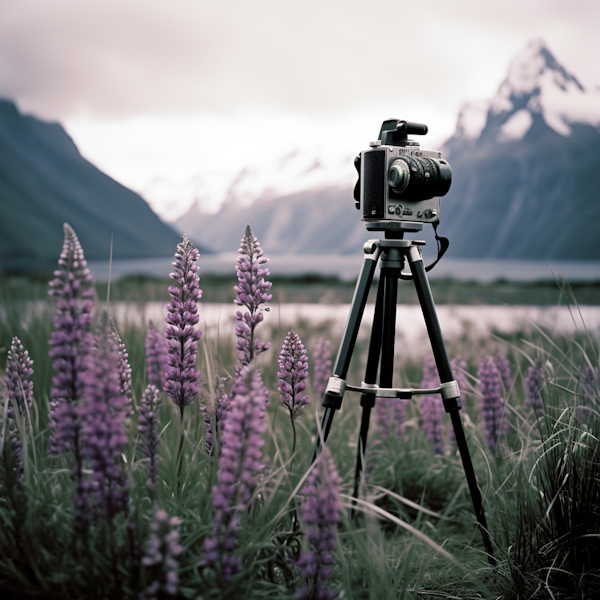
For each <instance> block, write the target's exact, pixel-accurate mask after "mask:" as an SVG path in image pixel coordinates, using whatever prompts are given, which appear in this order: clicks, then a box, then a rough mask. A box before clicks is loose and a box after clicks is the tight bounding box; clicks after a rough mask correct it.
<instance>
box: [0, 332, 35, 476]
mask: <svg viewBox="0 0 600 600" xmlns="http://www.w3.org/2000/svg"><path fill="white" fill-rule="evenodd" d="M32 367H33V361H32V360H31V358H29V352H27V350H25V348H24V347H23V344H22V343H21V340H19V338H18V337H14V338H13V339H12V342H11V344H10V350H9V351H8V356H7V357H6V378H5V380H4V383H5V385H6V393H7V394H8V401H9V404H8V411H7V416H8V421H9V427H10V429H9V439H10V441H11V445H12V448H13V451H14V456H15V470H16V475H17V479H18V480H19V481H23V479H24V477H25V471H24V467H23V440H22V439H21V436H20V433H19V428H18V426H17V423H18V422H20V423H23V424H26V423H27V422H28V417H27V415H28V413H29V410H30V408H31V406H32V404H33V382H32V381H29V378H30V377H31V375H33V368H32ZM23 429H24V427H23ZM0 451H1V448H0Z"/></svg>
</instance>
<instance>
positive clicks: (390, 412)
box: [375, 398, 406, 439]
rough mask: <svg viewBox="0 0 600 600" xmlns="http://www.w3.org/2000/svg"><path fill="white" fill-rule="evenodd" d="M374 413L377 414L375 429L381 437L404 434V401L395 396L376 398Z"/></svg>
mask: <svg viewBox="0 0 600 600" xmlns="http://www.w3.org/2000/svg"><path fill="white" fill-rule="evenodd" d="M375 414H376V415H377V431H378V432H379V435H380V436H381V437H382V438H383V439H385V438H388V437H390V436H394V435H399V436H402V437H403V436H404V424H405V420H406V403H405V402H402V401H399V400H397V399H396V398H376V400H375Z"/></svg>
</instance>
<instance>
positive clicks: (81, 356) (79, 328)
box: [48, 223, 94, 454]
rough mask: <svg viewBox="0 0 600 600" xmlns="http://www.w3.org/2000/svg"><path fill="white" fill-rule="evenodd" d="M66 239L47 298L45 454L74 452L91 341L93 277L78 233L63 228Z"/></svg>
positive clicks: (66, 227) (65, 225) (66, 226)
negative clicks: (50, 301) (51, 300)
mask: <svg viewBox="0 0 600 600" xmlns="http://www.w3.org/2000/svg"><path fill="white" fill-rule="evenodd" d="M64 232H65V241H64V244H63V249H62V252H61V255H60V258H59V260H58V265H59V269H58V270H56V271H54V279H53V280H52V281H51V282H50V290H49V292H48V293H49V294H50V296H54V297H55V298H56V299H57V302H56V315H55V317H54V331H52V333H51V334H50V340H49V344H50V353H49V354H50V356H51V357H52V358H53V359H54V362H53V367H54V368H55V369H56V375H54V376H53V377H52V389H51V390H50V418H49V429H50V450H51V452H54V453H58V452H63V451H66V450H73V451H74V452H75V454H77V452H78V448H77V436H78V424H77V414H76V413H77V411H76V407H75V406H74V404H73V403H75V402H76V401H77V400H80V399H81V398H82V395H83V376H84V372H85V368H86V364H87V355H88V354H89V353H90V351H91V348H92V346H93V343H94V340H93V336H92V333H91V326H92V312H93V309H94V303H93V300H92V298H93V295H94V290H93V288H92V287H91V282H92V276H91V274H90V271H89V269H88V268H87V263H86V261H85V258H84V255H83V249H82V248H81V244H80V243H79V240H78V239H77V235H75V232H74V231H73V229H72V228H71V226H70V225H68V224H67V223H65V224H64Z"/></svg>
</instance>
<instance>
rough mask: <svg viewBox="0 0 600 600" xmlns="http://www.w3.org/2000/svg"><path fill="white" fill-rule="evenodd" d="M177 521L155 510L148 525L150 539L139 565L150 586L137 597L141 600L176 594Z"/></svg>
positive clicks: (177, 567)
mask: <svg viewBox="0 0 600 600" xmlns="http://www.w3.org/2000/svg"><path fill="white" fill-rule="evenodd" d="M179 525H180V520H179V519H178V518H177V517H169V515H168V514H167V512H166V511H164V510H163V509H160V508H159V509H158V510H157V511H156V513H155V514H154V518H153V519H152V521H151V522H150V536H149V537H148V541H147V542H146V546H145V548H144V553H143V555H142V564H143V565H144V567H145V569H146V572H147V573H148V579H150V581H151V582H150V583H149V584H148V585H147V586H146V588H145V589H144V591H143V592H142V593H141V594H140V600H158V599H159V598H167V597H173V596H175V595H176V594H177V586H178V583H179V575H178V573H177V571H178V569H179V561H178V557H179V555H180V554H181V552H182V551H183V548H182V546H181V545H180V544H179V530H178V527H179Z"/></svg>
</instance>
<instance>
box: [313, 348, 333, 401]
mask: <svg viewBox="0 0 600 600" xmlns="http://www.w3.org/2000/svg"><path fill="white" fill-rule="evenodd" d="M313 365H314V366H313V389H314V390H315V394H316V395H317V398H322V397H323V396H324V395H325V390H326V389H327V383H328V382H329V377H331V366H332V362H331V342H330V341H329V340H327V339H325V338H324V337H319V338H317V341H316V342H315V350H314V352H313Z"/></svg>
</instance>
